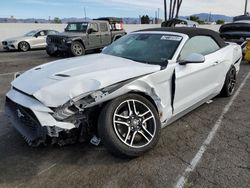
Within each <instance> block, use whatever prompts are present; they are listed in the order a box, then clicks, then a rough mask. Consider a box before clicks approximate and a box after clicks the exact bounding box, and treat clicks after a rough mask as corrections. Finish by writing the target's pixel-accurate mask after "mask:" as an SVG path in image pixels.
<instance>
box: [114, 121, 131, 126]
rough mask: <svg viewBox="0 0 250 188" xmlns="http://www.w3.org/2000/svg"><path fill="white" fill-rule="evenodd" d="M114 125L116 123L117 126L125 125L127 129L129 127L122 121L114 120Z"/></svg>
mask: <svg viewBox="0 0 250 188" xmlns="http://www.w3.org/2000/svg"><path fill="white" fill-rule="evenodd" d="M115 123H118V124H121V125H126V126H127V127H129V124H128V123H126V122H123V121H118V120H115Z"/></svg>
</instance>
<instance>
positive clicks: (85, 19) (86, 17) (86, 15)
mask: <svg viewBox="0 0 250 188" xmlns="http://www.w3.org/2000/svg"><path fill="white" fill-rule="evenodd" d="M84 16H85V21H86V20H87V15H86V8H85V7H84Z"/></svg>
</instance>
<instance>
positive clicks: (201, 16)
mask: <svg viewBox="0 0 250 188" xmlns="http://www.w3.org/2000/svg"><path fill="white" fill-rule="evenodd" d="M191 16H197V17H199V19H200V20H203V21H210V22H214V21H217V20H224V21H225V22H231V21H232V20H233V17H230V16H226V15H220V14H208V13H200V14H193V15H191ZM189 17H190V16H180V18H184V19H186V18H189ZM84 20H91V18H86V19H84V18H62V19H61V21H62V23H67V22H73V21H84ZM51 22H53V20H52V21H50V20H47V19H36V18H27V19H15V18H0V23H51ZM123 22H124V23H125V24H139V23H140V19H139V17H138V18H127V17H126V18H123Z"/></svg>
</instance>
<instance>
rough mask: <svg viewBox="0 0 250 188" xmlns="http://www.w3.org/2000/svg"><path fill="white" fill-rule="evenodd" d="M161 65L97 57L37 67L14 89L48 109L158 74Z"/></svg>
mask: <svg viewBox="0 0 250 188" xmlns="http://www.w3.org/2000/svg"><path fill="white" fill-rule="evenodd" d="M160 69H161V67H160V66H159V65H148V64H143V63H138V62H135V61H132V60H128V59H124V58H120V57H115V56H110V55H105V54H95V55H88V56H82V57H75V58H68V59H64V60H58V61H54V62H51V63H47V64H44V65H41V66H37V67H35V68H33V69H31V70H29V71H27V72H25V73H23V74H21V75H20V76H19V77H18V78H16V79H15V80H14V81H13V82H12V86H13V87H14V88H16V89H18V90H20V91H21V92H24V93H26V94H28V95H33V96H34V97H35V98H37V99H38V100H39V101H41V102H42V103H44V104H45V105H46V106H49V107H58V106H60V105H62V104H64V103H66V102H67V101H69V100H71V99H73V98H75V97H77V96H79V95H82V94H84V93H89V92H92V91H96V90H99V89H102V88H104V87H107V86H109V85H113V84H115V83H119V82H122V81H125V80H128V79H131V78H135V77H138V76H142V75H146V74H149V73H153V72H156V71H159V70H160Z"/></svg>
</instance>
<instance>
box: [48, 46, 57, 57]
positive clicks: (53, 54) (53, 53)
mask: <svg viewBox="0 0 250 188" xmlns="http://www.w3.org/2000/svg"><path fill="white" fill-rule="evenodd" d="M46 52H47V54H48V55H49V56H50V57H56V56H58V52H57V51H56V52H52V51H51V50H50V49H49V48H48V47H47V48H46Z"/></svg>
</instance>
